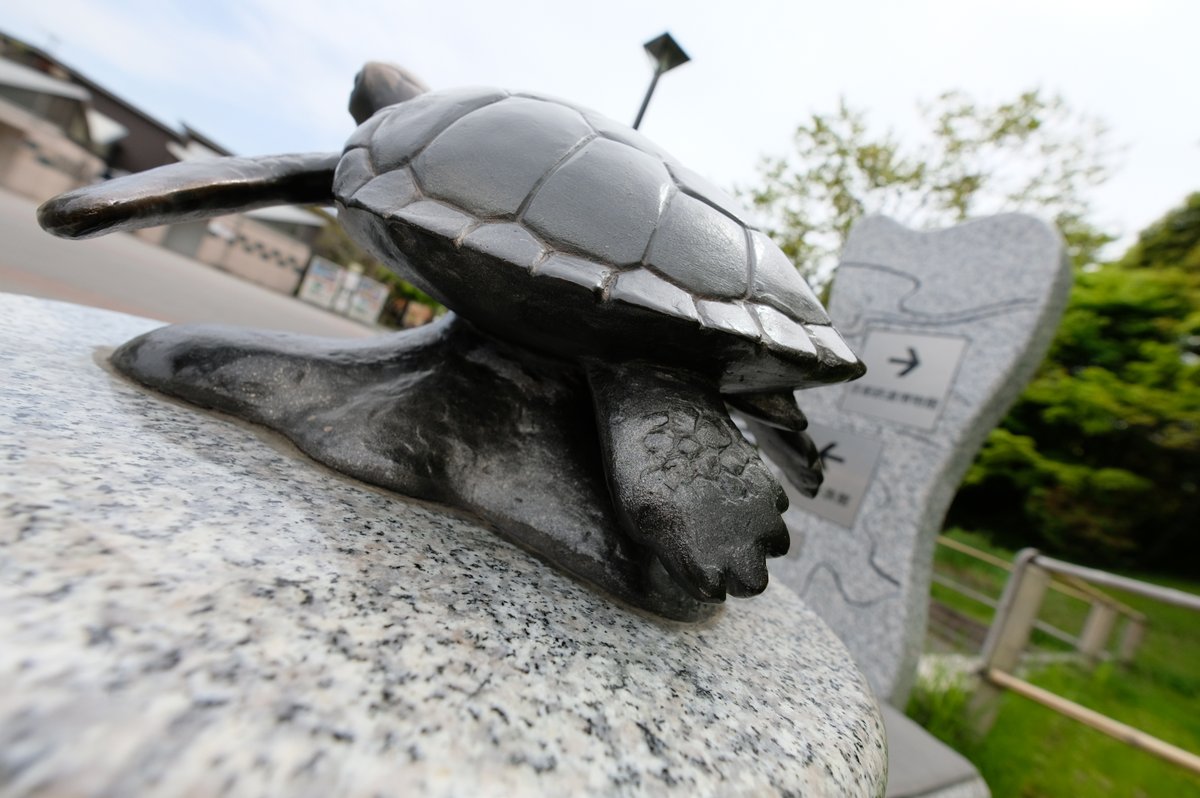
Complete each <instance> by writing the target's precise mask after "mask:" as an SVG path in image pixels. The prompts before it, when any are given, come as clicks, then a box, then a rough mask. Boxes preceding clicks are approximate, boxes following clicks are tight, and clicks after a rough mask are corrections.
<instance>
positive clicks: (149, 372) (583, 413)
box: [39, 65, 864, 619]
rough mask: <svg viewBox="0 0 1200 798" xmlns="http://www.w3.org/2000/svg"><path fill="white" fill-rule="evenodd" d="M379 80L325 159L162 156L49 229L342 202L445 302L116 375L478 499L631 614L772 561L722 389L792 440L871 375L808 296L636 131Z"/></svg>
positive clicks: (213, 347)
mask: <svg viewBox="0 0 1200 798" xmlns="http://www.w3.org/2000/svg"><path fill="white" fill-rule="evenodd" d="M389 69H390V68H389V67H384V66H381V65H368V67H367V68H366V69H365V70H364V72H363V73H361V74H360V76H359V80H358V84H357V88H356V91H355V94H354V95H353V97H352V101H351V108H352V110H353V111H354V112H355V116H356V121H359V122H360V123H361V124H360V125H359V127H358V129H357V130H356V131H355V132H354V133H353V135H352V136H351V137H350V139H349V141H348V143H347V144H346V147H345V150H344V152H342V153H341V154H311V155H285V156H272V157H264V158H224V159H218V160H208V161H196V162H184V163H180V164H173V165H170V166H165V167H160V168H158V169H154V170H151V171H148V172H144V173H141V174H137V175H131V176H128V177H124V178H120V179H117V180H113V181H110V182H107V183H103V184H99V185H95V186H91V187H87V188H84V189H80V190H77V191H74V192H70V193H68V194H64V195H61V196H59V197H57V198H55V199H53V200H51V201H50V202H48V203H46V204H45V205H44V206H42V208H41V209H40V210H39V220H40V221H41V224H42V226H43V227H45V228H46V229H47V230H49V231H50V232H52V233H55V234H56V235H61V236H66V237H70V238H86V237H90V236H95V235H100V234H103V233H108V232H112V231H115V230H124V229H130V228H136V227H147V226H153V225H160V224H164V223H175V222H180V221H185V220H194V219H202V218H205V217H212V216H217V215H220V214H224V213H230V212H236V211H241V210H247V209H251V208H255V207H262V206H266V205H271V204H282V203H296V204H310V203H328V202H330V201H333V202H335V203H336V205H337V209H338V216H339V221H340V222H341V224H342V225H343V226H344V227H345V228H346V230H347V231H349V233H350V234H351V236H352V237H353V238H354V239H355V240H356V241H358V242H359V243H360V244H362V245H363V246H364V247H365V248H366V249H367V250H369V251H370V252H371V253H372V254H373V255H375V256H376V257H378V258H379V259H380V260H381V261H382V262H384V263H386V264H388V265H389V266H390V267H391V268H393V269H394V270H395V271H396V272H397V273H398V274H400V275H401V276H402V277H403V278H404V279H406V280H409V281H410V282H412V283H413V284H414V285H416V286H418V287H419V288H420V289H421V290H423V291H425V292H426V293H428V294H429V295H430V296H433V297H435V298H436V299H438V301H440V302H442V303H443V304H445V305H446V306H447V307H448V308H449V309H450V310H451V311H452V312H451V313H448V314H446V315H445V316H444V317H442V318H441V319H440V320H439V321H438V322H436V323H435V324H432V325H429V326H427V327H425V328H419V329H417V330H413V331H407V332H401V333H395V334H391V335H385V336H380V337H378V338H374V339H370V340H367V341H365V342H346V341H331V340H320V339H310V338H305V337H302V336H287V335H281V334H277V333H258V332H253V331H245V330H237V329H232V328H222V327H213V326H195V325H182V326H174V327H166V328H162V329H159V330H155V331H153V332H151V333H149V334H147V335H145V336H142V337H140V338H138V339H135V340H133V341H131V342H129V343H127V344H126V345H124V346H123V347H122V348H121V349H119V350H118V351H117V352H116V354H115V355H114V358H113V362H114V363H115V365H116V366H117V368H119V369H120V370H121V371H123V372H124V373H126V374H128V375H129V376H131V377H133V378H134V379H136V380H138V381H139V382H141V383H144V384H146V385H149V386H152V387H155V388H157V389H159V390H162V391H164V392H166V393H169V394H172V395H175V396H178V397H181V398H184V399H187V400H189V401H191V402H194V403H197V404H200V405H204V406H207V407H212V408H216V409H219V410H223V411H226V412H229V413H232V414H235V415H238V416H241V417H243V418H247V419H250V420H252V421H255V422H258V423H262V424H265V425H267V426H270V427H272V428H274V429H276V430H278V431H280V432H282V433H283V434H284V435H286V436H287V437H289V438H290V439H291V440H292V441H293V442H295V443H296V444H297V445H298V446H299V447H300V448H301V449H302V450H304V451H305V452H307V453H308V454H310V455H312V456H313V457H314V458H316V459H317V460H320V461H321V462H323V463H326V464H328V465H330V466H332V467H334V468H335V469H337V470H340V471H342V472H344V473H348V474H350V475H352V476H355V477H358V478H361V479H363V480H366V481H368V482H371V483H374V484H377V485H382V486H384V487H388V488H392V489H394V490H397V491H399V492H401V493H404V494H407V495H410V496H413V497H417V498H422V499H429V500H432V501H437V502H441V503H444V504H448V505H451V506H455V507H459V508H463V509H466V510H469V511H472V512H474V513H475V514H476V515H478V516H480V517H482V518H483V519H484V520H486V521H488V522H490V523H491V524H492V525H493V526H495V527H496V528H497V530H498V531H500V532H501V533H503V534H505V535H507V536H508V537H510V538H512V539H513V540H515V541H516V542H518V543H520V544H521V545H523V546H525V547H527V548H530V549H532V550H534V551H535V552H537V553H539V554H541V555H542V556H544V557H546V558H548V559H550V560H551V561H553V562H555V563H558V564H560V565H562V566H563V567H564V568H566V569H567V570H568V571H570V572H572V573H574V574H576V575H577V576H580V577H582V578H584V579H586V580H588V581H591V582H593V583H596V584H598V585H600V586H601V587H603V588H606V589H608V590H609V591H611V592H612V593H615V594H616V595H618V596H620V597H621V598H624V599H625V600H627V601H630V602H632V603H634V604H636V605H638V606H641V607H643V608H645V609H649V610H651V611H654V612H658V613H660V614H663V615H667V616H669V617H673V618H681V619H689V618H697V617H701V616H703V615H704V614H706V612H708V610H707V609H706V607H707V605H709V604H712V603H716V602H720V601H722V600H723V599H724V598H725V596H726V594H730V595H734V596H748V595H754V594H757V593H759V592H761V591H762V590H763V589H765V587H766V584H767V568H766V562H765V559H766V558H767V557H772V556H779V555H782V554H784V553H786V551H787V549H788V534H787V531H786V528H785V526H784V524H783V521H782V519H781V517H780V514H781V513H782V511H783V510H785V509H786V507H787V499H786V496H785V494H784V492H783V490H782V489H781V488H780V486H779V485H778V483H777V482H776V480H775V479H774V478H773V477H772V475H771V474H770V473H769V471H768V470H767V469H766V467H765V466H764V465H763V464H762V462H761V461H760V459H759V458H758V455H757V452H756V451H755V449H754V447H753V446H752V445H751V444H749V443H748V442H747V441H746V440H745V439H744V438H743V436H742V435H741V433H740V432H739V431H738V429H737V427H736V426H735V425H734V424H733V422H732V421H731V419H730V415H729V411H728V409H727V403H728V404H729V405H732V406H734V407H736V408H739V409H740V410H742V411H743V412H745V413H746V414H748V415H750V416H751V417H753V418H756V419H759V420H760V421H765V422H767V423H770V424H772V425H775V426H777V427H782V428H784V429H785V430H788V431H789V434H792V435H802V433H800V430H802V429H803V427H804V423H805V422H804V417H803V414H802V413H801V412H800V410H799V408H798V407H797V405H796V402H795V398H794V393H793V392H794V390H795V389H797V388H804V387H808V386H813V385H823V384H828V383H833V382H837V381H841V380H848V379H853V378H855V377H857V376H859V375H860V374H861V373H862V372H863V370H864V368H863V365H862V363H861V362H860V361H859V359H858V358H857V357H856V356H855V355H854V353H853V352H851V350H850V349H849V347H847V346H846V344H845V342H844V341H843V340H842V338H841V336H840V335H839V334H838V332H837V331H836V330H835V329H834V328H833V327H832V326H831V325H830V321H829V317H828V316H827V315H826V313H825V311H824V309H823V308H822V307H821V304H820V302H819V301H818V300H817V298H816V297H815V296H814V295H813V292H812V291H811V289H810V288H809V287H808V285H807V284H806V283H805V282H804V280H803V279H802V278H801V277H800V275H799V274H798V273H797V272H796V270H795V268H794V267H793V266H792V264H791V263H790V262H789V261H788V259H787V257H786V256H785V255H784V254H783V253H782V252H781V251H780V250H779V248H778V247H777V246H776V245H774V244H773V243H772V242H771V240H770V239H769V238H768V237H767V236H766V235H765V234H764V233H762V232H761V231H760V230H758V229H756V228H755V227H754V226H753V225H752V224H751V223H750V222H749V220H748V219H747V218H746V216H745V215H744V212H743V211H742V209H741V208H740V207H739V206H738V204H737V203H736V202H735V201H734V200H732V199H731V198H730V197H728V196H727V195H726V194H724V193H723V192H721V191H720V190H719V189H716V188H714V187H713V186H711V185H709V184H708V183H707V182H706V181H705V180H704V179H703V178H701V177H700V176H699V175H697V174H696V173H695V172H692V171H691V170H689V169H687V168H686V167H684V166H683V165H682V164H680V163H679V162H677V161H676V160H675V159H674V158H672V157H671V156H669V155H668V154H666V153H665V152H663V151H662V150H661V149H659V148H658V147H657V146H655V145H654V144H653V143H651V142H650V141H649V140H648V139H646V138H645V137H644V136H642V135H641V134H639V133H637V132H635V131H633V130H632V129H630V128H628V127H627V126H625V125H622V124H620V123H617V122H614V121H612V120H610V119H607V118H605V117H604V116H602V115H600V114H598V113H595V112H593V111H590V110H587V109H584V108H581V107H578V106H575V105H573V104H570V103H567V102H563V101H561V100H557V99H553V98H550V97H545V96H541V95H537V94H527V93H513V92H508V91H504V90H499V89H491V88H466V89H455V90H450V91H435V92H423V87H421V86H420V85H419V82H416V81H415V80H408V79H406V80H392V81H388V80H380V79H379V75H380V74H382V75H384V76H385V77H386V76H387V75H389V74H394V73H389V72H388V70H389ZM395 100H401V101H400V102H393V101H395ZM801 448H802V449H803V447H801ZM812 467H813V469H814V471H815V470H816V469H817V468H818V467H819V466H817V464H816V461H815V458H814V459H813V462H812Z"/></svg>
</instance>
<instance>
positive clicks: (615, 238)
mask: <svg viewBox="0 0 1200 798" xmlns="http://www.w3.org/2000/svg"><path fill="white" fill-rule="evenodd" d="M334 190H335V193H336V194H337V196H338V198H339V199H340V200H341V201H342V202H343V203H344V204H345V205H347V206H348V207H353V208H360V209H363V210H366V211H369V212H371V213H372V214H374V215H376V216H378V217H380V218H382V219H385V220H395V221H403V222H404V223H406V224H411V225H417V226H419V227H421V228H422V229H425V230H428V231H431V232H434V233H437V234H439V235H441V236H443V237H445V238H446V239H449V240H450V241H452V242H453V244H454V246H457V247H467V248H470V249H472V250H475V251H479V252H483V253H486V254H488V255H490V256H492V257H493V258H495V259H497V260H499V261H502V262H505V263H508V264H511V265H513V266H514V267H516V268H521V269H525V270H528V272H529V273H530V274H532V275H535V276H537V277H539V278H541V279H545V280H560V281H564V282H566V283H572V284H574V285H577V286H583V287H585V288H587V289H588V290H591V291H593V292H594V294H595V295H596V297H597V301H599V302H607V303H616V304H618V305H629V306H635V307H640V308H642V309H645V310H649V311H653V312H656V313H662V314H666V315H668V316H671V317H674V318H678V319H680V320H682V321H686V322H689V323H692V324H695V325H698V326H699V327H702V328H706V329H708V330H711V331H714V332H719V333H722V334H727V335H733V336H737V337H739V338H743V339H748V340H750V341H752V342H755V343H756V344H760V345H762V346H766V347H768V348H769V349H772V350H775V351H783V352H786V353H788V354H790V355H791V356H792V357H794V358H795V357H799V358H807V359H812V360H814V362H816V361H819V362H820V363H821V364H822V365H825V366H834V367H841V366H847V365H852V364H855V363H857V358H856V357H855V356H854V354H853V353H852V352H851V351H850V349H849V347H847V346H846V344H845V342H844V341H843V340H842V338H841V336H840V335H839V334H838V333H837V331H836V330H834V329H833V327H832V326H830V322H829V317H828V316H827V315H826V313H825V309H824V308H823V307H822V306H821V304H820V302H819V301H818V300H817V298H816V296H815V295H814V294H813V292H812V289H811V288H809V286H808V284H807V283H806V282H805V281H804V279H803V278H802V277H801V276H800V275H799V273H798V272H797V271H796V269H795V268H794V267H793V266H792V264H791V262H790V261H789V260H788V258H787V256H786V255H784V254H783V252H782V251H780V249H779V248H778V247H777V246H776V245H775V244H774V243H773V242H772V241H771V240H770V239H769V238H768V237H767V236H766V235H765V234H764V233H762V232H761V231H760V230H758V229H757V228H756V227H755V226H754V223H753V220H752V219H751V218H750V217H749V216H748V215H747V214H746V212H745V210H744V209H743V208H742V207H741V206H740V204H739V203H738V202H737V201H736V200H735V199H733V198H732V197H730V196H729V195H727V194H726V193H725V192H723V191H721V190H720V189H719V188H716V187H715V186H713V185H711V184H710V183H709V182H708V181H707V180H705V179H704V178H703V177H702V176H700V175H698V174H697V173H695V172H693V171H692V170H690V169H688V168H687V167H685V166H683V165H682V164H680V163H679V162H677V161H676V160H674V159H673V158H672V157H671V156H670V155H668V154H667V153H665V152H664V151H662V150H661V149H660V148H658V147H657V146H656V145H654V144H653V143H651V142H650V141H649V140H648V139H646V138H645V137H644V136H642V135H641V134H640V133H638V132H636V131H634V130H632V129H630V128H628V127H626V126H625V125H621V124H620V123H618V122H614V121H612V120H610V119H607V118H605V117H603V116H602V115H600V114H598V113H596V112H594V111H590V110H588V109H585V108H580V107H577V106H574V105H571V104H569V103H566V102H562V101H559V100H555V99H552V98H548V97H543V96H540V95H535V94H511V93H508V92H505V91H501V90H497V89H491V88H473V89H457V90H453V91H445V92H432V93H429V94H425V95H421V96H420V97H417V98H414V99H412V100H408V101H406V102H404V103H400V104H398V105H393V106H389V107H388V108H384V109H381V110H380V111H379V112H378V113H376V114H375V115H374V116H372V117H371V118H370V119H369V120H367V121H366V122H365V123H363V125H361V126H360V127H359V129H358V130H356V131H355V133H354V135H353V136H351V138H350V140H349V142H348V143H347V147H346V152H345V154H344V156H343V158H342V161H341V163H340V164H339V166H338V169H337V173H336V175H335V178H334ZM433 279H436V278H433Z"/></svg>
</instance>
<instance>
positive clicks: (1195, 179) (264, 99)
mask: <svg viewBox="0 0 1200 798" xmlns="http://www.w3.org/2000/svg"><path fill="white" fill-rule="evenodd" d="M5 5H6V6H7V8H6V9H5V12H4V13H3V15H0V28H3V29H5V30H6V31H7V32H8V33H11V34H13V35H16V36H18V37H20V38H23V39H26V40H27V41H29V42H31V43H32V44H35V45H37V46H40V47H43V48H46V49H49V50H50V51H51V52H52V53H54V54H55V55H56V56H57V57H59V58H60V59H61V60H63V61H64V62H66V63H68V64H70V65H72V66H73V67H75V68H77V69H79V70H80V71H82V72H84V73H85V74H87V75H89V76H90V77H91V78H92V79H94V80H95V81H97V82H98V83H100V84H101V85H104V86H106V87H107V88H109V89H111V90H113V91H115V92H116V93H118V94H120V95H122V96H123V97H125V98H126V99H128V100H129V101H131V102H132V103H133V104H135V105H137V106H140V107H141V108H143V109H144V110H146V111H148V112H150V113H151V114H152V115H154V116H156V117H158V118H159V119H161V120H162V121H164V122H168V123H172V124H177V123H179V122H181V121H186V122H187V123H188V124H190V125H191V126H192V127H194V128H195V129H197V130H199V131H200V132H202V133H204V134H206V135H208V136H209V137H210V138H213V139H215V140H216V141H218V142H219V143H221V144H223V145H224V146H226V147H228V148H230V149H231V150H233V151H235V152H237V153H239V154H265V153H276V152H294V151H313V150H336V149H340V148H341V144H342V142H343V141H344V140H345V138H346V137H347V135H348V134H349V133H350V131H351V130H352V127H353V124H352V121H351V119H350V116H349V114H348V113H347V112H346V101H347V98H348V95H349V91H350V87H351V85H352V80H353V76H354V73H355V72H356V71H357V69H358V67H359V66H360V65H361V64H362V62H364V61H366V60H390V61H395V62H397V63H400V64H403V65H404V66H406V67H408V68H409V69H411V70H412V71H413V72H415V73H417V74H418V75H420V76H421V77H422V78H424V80H425V81H426V82H427V83H428V84H429V85H430V86H431V87H434V88H438V87H450V86H458V85H464V84H493V85H499V86H504V87H507V88H515V89H527V90H536V91H542V92H546V93H550V94H555V95H559V96H562V97H565V98H569V99H571V100H574V101H576V102H578V103H581V104H583V105H587V106H591V107H593V108H595V109H597V110H599V111H601V112H603V113H605V114H607V115H609V116H612V117H614V118H616V119H619V120H622V121H627V122H629V121H632V119H633V116H634V114H635V112H636V111H637V107H638V104H639V103H640V101H641V98H642V95H643V93H644V92H645V89H646V85H647V83H648V81H649V78H650V67H649V64H648V61H647V59H646V57H645V55H644V53H643V52H642V48H641V45H642V43H643V42H644V41H646V40H648V39H650V38H653V37H654V36H656V35H657V34H659V33H661V32H662V31H664V30H670V31H671V33H672V34H673V35H674V36H675V38H676V39H677V40H678V41H679V42H680V44H682V46H683V47H684V49H686V50H687V51H688V53H689V55H691V57H692V59H693V60H692V62H691V63H689V64H686V65H684V66H683V67H680V68H679V69H677V70H675V71H673V72H671V73H669V74H668V75H666V76H665V77H664V78H663V79H662V80H661V81H660V83H659V86H658V90H657V92H656V94H655V97H654V101H653V103H652V104H651V107H650V109H649V111H648V113H647V115H646V119H645V121H644V122H643V125H642V130H643V132H645V133H646V134H647V135H649V136H650V137H651V138H653V139H655V140H656V141H658V143H660V144H661V145H663V146H664V147H665V148H666V149H668V150H669V151H671V152H673V153H674V154H675V155H676V156H678V157H679V158H680V159H681V160H682V161H684V162H685V163H687V164H688V165H690V166H692V167H693V168H694V169H696V170H698V171H701V172H704V173H706V174H708V176H709V177H711V178H713V179H714V180H715V181H717V182H718V183H721V184H723V185H725V186H727V187H729V186H733V185H743V186H744V185H749V184H752V183H753V182H754V180H755V167H756V164H757V162H758V159H759V157H760V156H761V155H763V154H780V153H783V152H785V151H786V150H787V148H788V146H789V141H790V137H791V133H792V131H793V130H794V129H795V127H796V125H797V124H799V123H800V122H801V121H802V120H804V119H805V118H806V116H807V115H808V114H810V113H812V112H813V111H829V110H832V109H833V108H834V107H835V106H836V103H837V100H838V97H839V96H845V97H846V99H847V100H848V101H849V102H850V104H852V105H854V106H856V107H860V108H865V109H867V110H868V111H869V112H870V118H871V120H872V121H873V122H874V123H876V124H877V125H878V126H879V127H880V128H886V127H890V128H892V129H894V130H895V131H896V132H897V133H899V134H900V135H901V136H902V137H903V136H915V135H916V133H915V131H916V115H915V111H914V107H915V103H916V101H918V100H921V99H925V100H928V99H932V98H933V97H935V96H937V95H938V94H940V93H942V92H943V91H945V90H947V89H962V90H965V91H966V92H968V93H969V94H971V95H973V96H974V97H976V98H977V99H979V100H981V101H997V100H1004V99H1010V98H1012V97H1014V96H1015V95H1016V94H1017V93H1019V92H1021V91H1023V90H1026V89H1030V88H1035V87H1041V88H1043V89H1046V90H1048V91H1050V92H1058V93H1061V94H1062V95H1063V96H1064V97H1065V98H1066V99H1067V100H1068V102H1069V103H1070V104H1071V105H1072V106H1073V107H1075V108H1076V109H1079V110H1083V111H1087V112H1089V113H1092V114H1094V115H1097V116H1099V117H1101V118H1103V119H1105V120H1106V121H1107V122H1108V123H1109V124H1110V126H1111V127H1112V129H1113V133H1114V141H1115V142H1116V143H1118V144H1123V145H1125V146H1126V150H1125V152H1124V155H1123V156H1122V158H1121V169H1120V171H1119V172H1118V173H1117V175H1116V176H1115V177H1114V179H1113V180H1112V181H1111V183H1110V184H1109V185H1108V186H1107V187H1106V188H1105V189H1103V190H1102V191H1100V192H1099V193H1098V194H1097V196H1096V203H1097V206H1098V209H1099V211H1100V220H1101V222H1104V223H1108V224H1109V225H1111V226H1112V227H1113V228H1114V229H1116V230H1117V231H1118V232H1121V233H1124V234H1126V235H1128V234H1131V233H1135V232H1136V231H1137V230H1138V229H1139V228H1141V227H1142V226H1144V225H1145V224H1147V223H1149V222H1151V221H1153V220H1154V219H1155V218H1157V217H1158V216H1160V215H1161V214H1162V213H1164V212H1165V211H1166V210H1168V209H1169V208H1171V207H1172V206H1174V205H1177V204H1178V203H1179V202H1180V201H1181V200H1182V199H1183V198H1184V197H1185V196H1186V194H1187V193H1189V192H1191V191H1195V190H1200V101H1198V97H1197V94H1198V93H1200V91H1198V88H1197V86H1198V84H1200V81H1198V80H1197V77H1198V76H1200V66H1198V62H1197V60H1196V42H1197V31H1200V0H1005V1H1004V2H995V1H994V0H905V1H904V2H900V1H899V0H826V1H825V2H820V1H819V0H805V2H800V0H793V2H771V1H770V0H727V1H726V2H712V1H711V0H691V2H682V1H680V2H652V1H651V0H641V2H637V1H636V0H602V1H597V2H588V3H577V2H571V1H570V0H558V2H542V1H540V0H539V1H538V2H521V0H510V2H494V1H493V2H486V1H485V0H470V1H468V0H459V1H456V0H416V1H415V2H413V1H409V0H383V1H382V2H374V0H370V1H366V0H364V1H363V2H351V1H346V2H328V0H326V2H319V1H318V0H196V2H173V3H172V2H156V1H154V0H105V1H104V2H98V1H97V0H36V1H35V2H16V1H14V2H10V3H6V4H5Z"/></svg>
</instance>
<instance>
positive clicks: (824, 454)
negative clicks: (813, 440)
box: [817, 441, 846, 465]
mask: <svg viewBox="0 0 1200 798" xmlns="http://www.w3.org/2000/svg"><path fill="white" fill-rule="evenodd" d="M835 446H837V441H834V442H833V443H831V444H829V445H828V446H826V447H825V448H824V449H822V450H821V451H819V452H817V457H819V458H821V465H825V463H826V462H828V461H830V460H832V461H833V462H835V463H844V462H846V458H844V457H838V456H837V455H836V454H831V452H833V447H835Z"/></svg>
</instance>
